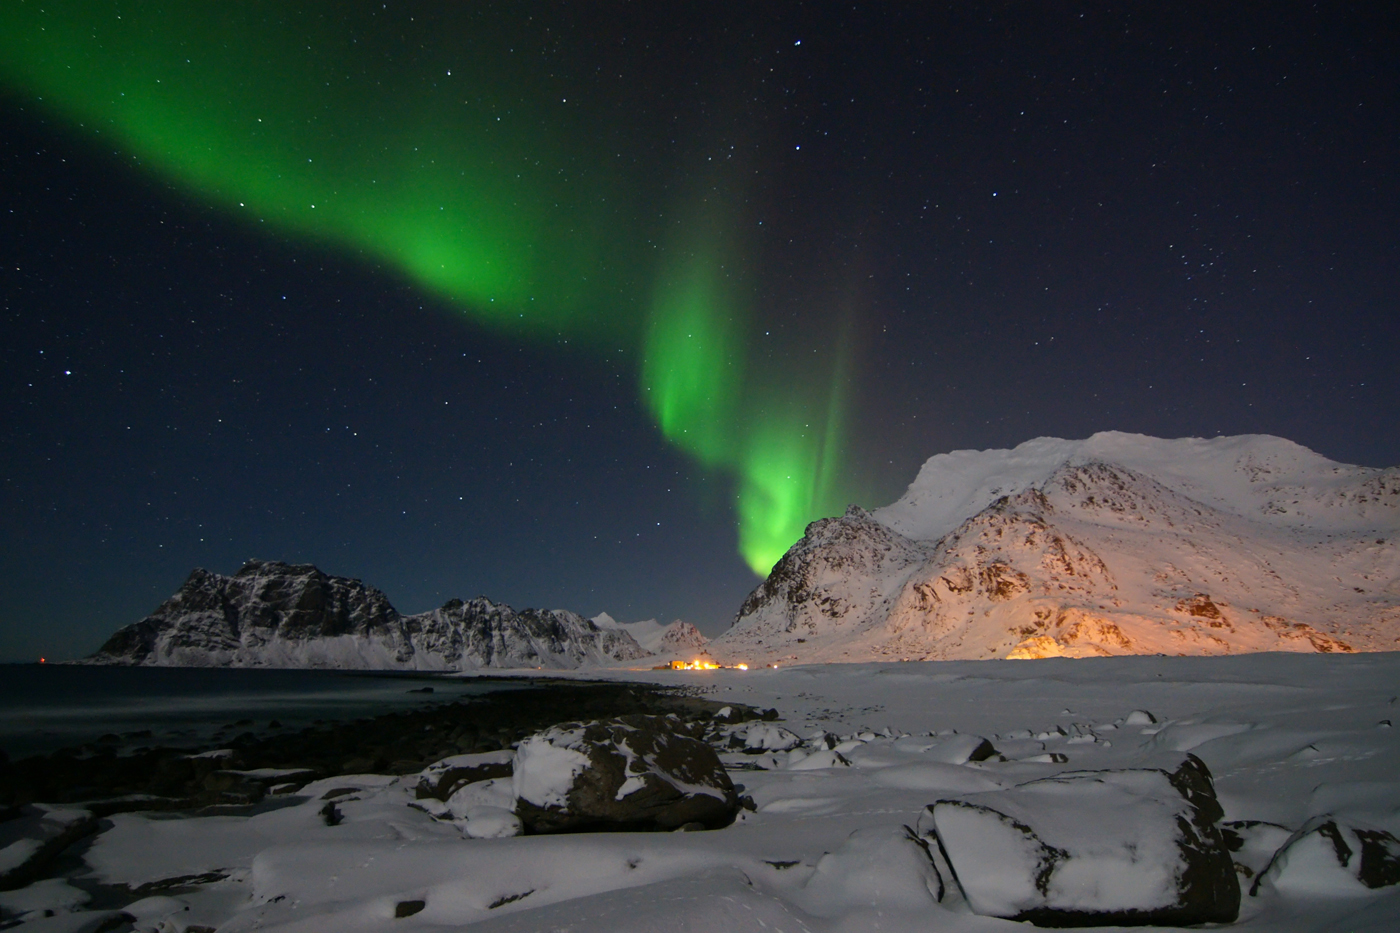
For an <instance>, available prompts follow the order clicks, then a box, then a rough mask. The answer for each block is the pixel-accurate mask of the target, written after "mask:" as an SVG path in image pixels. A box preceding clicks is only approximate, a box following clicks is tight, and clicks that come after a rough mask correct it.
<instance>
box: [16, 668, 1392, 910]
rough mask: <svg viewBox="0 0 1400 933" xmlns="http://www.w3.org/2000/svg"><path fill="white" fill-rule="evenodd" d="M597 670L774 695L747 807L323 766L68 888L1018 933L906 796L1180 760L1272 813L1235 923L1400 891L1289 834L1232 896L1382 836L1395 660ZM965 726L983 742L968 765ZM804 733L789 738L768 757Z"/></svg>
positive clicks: (44, 897) (264, 906) (163, 901)
mask: <svg viewBox="0 0 1400 933" xmlns="http://www.w3.org/2000/svg"><path fill="white" fill-rule="evenodd" d="M593 676H596V674H595V675H593ZM608 676H610V677H616V678H621V679H635V680H637V681H647V682H655V683H664V684H673V685H686V686H689V687H693V688H696V689H700V690H704V691H706V692H707V693H708V694H709V695H710V696H711V697H712V698H714V699H718V700H732V701H734V702H738V703H746V704H752V705H755V706H759V707H776V708H777V709H778V710H779V712H780V713H781V714H782V716H783V719H782V720H781V721H779V722H776V723H762V724H755V725H743V726H739V727H736V728H737V729H739V730H745V731H741V734H744V735H746V736H747V737H748V738H749V740H750V744H751V745H754V746H763V747H764V750H763V751H762V752H761V753H759V754H752V755H749V754H740V753H738V752H735V753H733V754H727V755H726V756H725V760H726V762H727V763H728V764H729V765H731V767H732V768H733V769H734V770H732V772H731V774H732V777H733V779H734V780H735V781H736V782H737V783H741V784H743V785H744V787H743V791H742V793H744V794H747V795H751V796H752V798H753V801H754V803H755V805H756V810H755V811H741V813H740V818H739V820H738V821H737V822H736V823H734V824H733V825H732V826H730V827H728V828H726V829H722V830H715V831H710V832H676V833H611V834H589V833H580V834H573V835H562V836H522V837H515V838H473V836H474V835H476V833H472V832H470V830H471V828H472V824H473V820H474V819H475V818H477V817H479V816H480V814H481V812H483V811H482V810H481V809H480V808H483V807H484V808H487V809H489V808H490V807H493V806H494V807H495V808H496V809H497V810H500V808H501V807H502V805H508V804H509V801H510V791H509V782H503V781H499V780H498V781H495V782H492V783H491V784H490V785H489V786H485V787H477V789H476V790H475V791H473V792H472V793H471V794H468V795H467V796H470V797H472V799H471V800H467V799H465V798H464V799H463V800H462V801H461V802H460V804H461V806H460V807H458V806H457V804H455V803H452V802H451V801H449V807H448V809H463V811H464V814H465V816H464V815H463V814H453V813H444V812H441V810H442V808H437V809H438V811H439V812H438V817H441V818H434V816H433V815H431V814H430V813H429V812H426V810H424V809H418V808H417V807H416V806H415V805H414V804H415V803H417V802H416V801H415V800H414V795H413V793H412V788H413V786H414V784H416V781H417V779H416V777H413V776H410V777H406V778H395V777H389V776H374V775H362V776H358V777H348V778H347V777H337V778H332V779H328V780H325V781H321V782H319V783H317V784H314V785H311V786H309V787H307V788H304V789H303V790H301V791H300V792H299V795H298V796H297V797H292V798H288V803H289V805H288V806H286V807H284V808H282V809H277V810H272V811H270V812H264V813H261V814H259V815H256V816H251V817H242V816H217V817H204V818H196V819H170V818H158V817H153V816H146V815H141V814H123V815H118V816H116V817H114V818H113V819H112V823H113V825H112V826H111V828H109V829H107V830H106V831H105V832H102V833H101V834H100V835H99V836H98V837H97V838H96V839H95V841H94V842H93V844H92V846H91V848H90V849H88V850H87V852H86V855H85V861H86V865H87V866H88V867H87V869H86V871H87V873H88V877H89V878H91V879H94V880H99V881H101V882H104V883H106V884H108V885H127V886H130V887H131V888H132V889H133V890H134V889H137V888H139V887H140V886H141V885H149V884H151V883H153V882H159V881H162V880H165V879H170V878H176V877H180V876H192V875H204V874H206V873H214V875H210V876H209V877H214V876H215V875H223V876H226V877H225V878H224V880H220V881H212V882H209V883H204V884H200V885H198V886H196V887H195V888H193V889H191V890H188V891H178V890H177V891H176V892H175V893H173V894H169V893H162V892H154V893H155V895H156V896H155V897H153V898H152V897H146V898H138V897H137V895H135V894H133V895H132V898H131V900H133V901H137V903H135V904H134V905H130V906H129V907H128V912H129V913H130V914H132V915H133V916H136V917H138V920H139V923H138V928H139V927H140V925H141V924H144V925H145V926H146V927H147V928H156V927H157V924H158V923H165V924H166V926H164V927H161V929H173V930H182V929H185V928H187V927H189V926H192V925H194V926H199V925H202V926H207V927H216V928H217V929H219V930H220V931H230V933H231V931H244V930H254V929H259V930H288V931H291V930H305V931H354V930H369V929H375V930H379V929H393V930H402V931H437V930H443V929H446V928H457V927H460V926H462V925H471V927H472V928H473V929H479V930H482V931H483V933H485V931H506V930H514V931H546V930H559V931H564V930H568V931H573V933H590V931H600V933H601V931H608V933H613V931H632V930H635V931H666V930H676V931H680V930H688V931H716V933H719V931H725V933H728V931H748V930H752V931H778V930H781V931H788V933H796V931H803V930H810V931H857V930H860V931H864V930H920V931H924V930H949V931H983V930H996V929H1007V930H1012V929H1026V928H1027V927H1025V926H1023V925H1018V926H1011V925H1010V922H1009V921H1004V920H998V919H992V918H988V917H983V916H977V915H975V914H973V913H971V912H970V909H969V906H968V904H967V902H966V901H965V900H964V898H963V897H962V895H961V893H960V891H959V889H958V885H956V884H954V883H953V881H952V879H951V878H950V877H949V876H948V873H947V872H946V871H944V872H943V874H942V877H941V887H942V888H943V890H944V896H943V898H942V900H941V901H940V900H938V898H937V891H938V889H939V887H940V883H939V880H940V879H939V877H938V876H937V875H936V874H935V872H934V871H933V869H932V868H931V865H935V864H936V862H931V861H930V856H929V855H928V854H926V853H925V851H924V850H923V849H922V848H921V847H920V846H919V845H917V844H916V843H915V842H914V841H913V840H912V839H911V838H910V837H909V834H908V833H907V832H906V830H905V828H904V827H906V826H909V827H914V828H916V829H917V828H920V827H921V826H926V825H927V824H928V817H927V814H926V808H927V807H928V805H930V804H933V803H934V802H935V801H937V800H939V799H941V798H946V797H952V796H959V795H966V794H972V793H978V792H986V791H997V792H999V793H1000V795H1001V796H1002V797H1006V796H1007V792H1008V791H1011V789H1012V788H1015V787H1017V786H1018V785H1022V784H1025V783H1027V782H1030V781H1034V780H1037V779H1041V778H1045V777H1047V776H1050V775H1053V774H1056V773H1061V772H1065V771H1074V770H1083V769H1103V768H1132V767H1135V766H1144V765H1147V764H1150V763H1152V762H1155V761H1160V760H1161V759H1162V756H1163V755H1166V754H1176V755H1179V754H1180V753H1181V752H1185V751H1190V752H1192V753H1193V754H1195V755H1197V756H1199V757H1200V759H1201V760H1202V761H1204V762H1205V764H1206V765H1207V766H1208V767H1209V769H1210V771H1211V772H1212V774H1213V775H1214V781H1215V790H1216V793H1217V794H1218V797H1219V800H1220V803H1221V805H1222V806H1223V809H1224V817H1223V819H1224V821H1241V820H1258V821H1267V823H1269V824H1276V825H1274V826H1263V825H1258V826H1255V827H1253V828H1252V829H1251V830H1250V831H1249V832H1248V833H1246V836H1247V838H1246V845H1245V846H1244V848H1243V849H1241V850H1240V851H1239V852H1237V853H1235V856H1234V857H1235V860H1236V861H1238V862H1240V863H1241V864H1243V865H1245V866H1246V867H1248V868H1249V870H1250V872H1251V873H1252V875H1251V876H1249V877H1245V876H1243V875H1242V876H1241V882H1242V885H1241V886H1242V888H1243V889H1244V892H1245V894H1244V896H1243V900H1242V906H1241V911H1240V918H1239V920H1238V921H1237V922H1236V923H1235V924H1232V927H1238V928H1240V929H1247V930H1258V931H1286V933H1292V931H1312V930H1316V931H1323V930H1349V931H1366V930H1373V931H1382V930H1385V931H1390V930H1395V929H1400V887H1397V886H1389V887H1381V888H1378V889H1374V890H1372V889H1368V888H1365V887H1363V886H1362V885H1360V884H1358V883H1356V882H1355V880H1354V879H1352V878H1351V876H1349V875H1346V874H1345V872H1340V871H1336V870H1331V869H1330V868H1329V867H1328V866H1327V865H1324V864H1323V862H1325V861H1326V860H1325V859H1322V860H1321V861H1318V862H1317V864H1316V865H1313V863H1312V862H1309V861H1308V860H1307V859H1306V858H1304V857H1303V855H1306V854H1307V853H1306V852H1302V850H1301V849H1300V850H1299V851H1300V853H1302V854H1300V855H1299V857H1298V858H1297V859H1295V861H1294V863H1293V864H1292V868H1291V869H1290V870H1291V872H1292V875H1290V876H1288V877H1286V878H1285V877H1284V875H1279V876H1278V877H1277V878H1275V879H1273V880H1270V879H1266V881H1265V882H1264V883H1263V884H1261V885H1260V888H1259V892H1258V894H1257V895H1256V896H1251V895H1250V894H1249V893H1248V892H1249V889H1250V887H1251V886H1252V884H1253V881H1254V878H1256V877H1257V876H1258V873H1259V872H1260V871H1261V870H1262V869H1263V868H1264V866H1265V864H1267V862H1268V859H1269V857H1270V856H1271V855H1272V852H1273V850H1274V849H1275V848H1277V846H1278V845H1279V844H1281V842H1282V841H1283V840H1285V839H1286V838H1287V837H1288V835H1289V833H1290V832H1291V831H1292V830H1296V829H1298V828H1299V827H1301V826H1302V825H1303V824H1304V823H1305V822H1307V821H1308V820H1309V819H1310V818H1312V817H1317V816H1321V815H1324V814H1331V815H1333V816H1335V817H1336V819H1337V821H1338V822H1339V823H1342V824H1345V825H1349V826H1367V827H1372V828H1374V829H1378V830H1388V831H1389V832H1391V833H1394V834H1400V743H1398V742H1397V739H1396V730H1395V729H1393V728H1391V724H1392V723H1393V721H1394V720H1395V719H1396V717H1397V715H1400V700H1397V695H1400V654H1398V653H1374V654H1357V655H1316V654H1308V655H1300V654H1257V655H1246V656H1231V657H1215V658H1201V657H1195V658H1168V657H1154V656H1148V657H1120V658H1095V659H1082V660H1072V659H1047V660H1037V661H951V662H930V663H891V664H858V665H824V666H807V667H793V668H783V669H777V670H753V671H747V672H741V671H735V670H720V671H709V672H665V671H663V672H657V671H635V672H626V671H614V672H610V673H609V675H608ZM1149 714H1150V715H1149ZM566 717H567V711H564V712H562V713H561V718H566ZM1153 720H1156V721H1155V722H1154V721H1153ZM748 729H752V730H754V731H753V732H752V733H751V734H750V733H748V732H747V731H746V730H748ZM953 730H956V731H955V732H954V731H953ZM789 733H791V734H789ZM819 733H828V734H831V735H833V736H834V744H835V748H834V749H833V748H829V747H828V746H829V745H831V744H833V742H828V741H826V740H825V739H822V740H817V741H813V740H812V739H813V737H814V736H816V735H817V734H819ZM976 737H980V738H985V739H987V740H989V741H990V743H991V744H992V745H993V746H995V748H996V750H997V751H998V752H999V753H1000V756H993V757H992V758H990V759H988V760H984V761H980V762H978V761H969V760H968V757H969V755H970V754H971V753H973V751H974V749H975V748H976V746H977V745H978V742H977V741H976ZM799 739H800V740H805V741H804V744H803V745H801V746H799V747H797V748H795V749H790V748H787V747H786V746H790V745H793V744H794V743H795V742H796V741H797V740H799ZM1002 756H1004V758H1005V759H1006V760H1000V758H1001V757H1002ZM1057 759H1058V760H1057ZM843 761H844V762H849V764H845V763H843ZM758 766H762V768H763V769H762V770H759V769H756V768H757V767H758ZM1042 786H1043V785H1042ZM1011 793H1012V794H1014V793H1016V792H1014V791H1012V792H1011ZM1022 796H1023V797H1024V798H1025V799H1033V798H1034V795H1030V796H1026V795H1025V794H1024V793H1023V794H1022ZM328 798H329V799H328ZM477 798H480V799H477ZM488 798H489V799H488ZM454 800H455V797H454ZM328 803H334V804H335V808H336V811H337V812H338V813H339V815H340V817H341V819H340V821H339V822H338V823H337V824H336V825H328V821H327V819H325V817H324V816H323V811H324V810H325V809H326V807H327V804H328ZM473 808H478V809H476V810H473ZM468 810H472V811H473V813H475V815H476V816H473V815H472V814H467V813H466V811H468ZM1033 815H1034V814H1033ZM1046 815H1047V818H1050V817H1053V816H1055V814H1053V813H1049V812H1047V814H1046ZM454 816H456V817H458V818H455V819H454V818H453V817H454ZM1060 816H1063V814H1060ZM921 818H922V821H921ZM507 822H508V821H507ZM1061 822H1063V819H1062V820H1061ZM1119 822H1122V821H1121V819H1120V821H1119ZM1085 823H1086V826H1087V828H1081V832H1080V835H1081V836H1085V834H1086V833H1087V836H1085V838H1088V839H1089V840H1090V842H1092V839H1093V835H1094V830H1093V825H1092V816H1091V817H1090V818H1088V819H1087V820H1086V821H1085ZM482 825H483V824H480V823H478V824H477V826H476V828H477V830H478V831H479V830H481V828H482ZM487 828H490V827H487ZM488 835H489V834H488ZM935 853H936V850H935ZM1324 855H1325V853H1324ZM1310 866H1311V867H1310ZM1120 867H1121V866H1120ZM1141 867H1142V866H1139V868H1141ZM1147 867H1148V868H1150V867H1151V866H1147ZM945 868H946V865H945ZM1300 879H1301V880H1300ZM1283 881H1288V883H1287V884H1285V883H1283ZM1276 882H1277V883H1276ZM108 890H110V889H108ZM152 890H153V889H149V888H148V889H146V892H152ZM994 893H995V892H994ZM83 899H84V896H83V894H82V892H81V891H79V890H77V888H75V887H74V886H73V885H70V884H64V883H61V882H56V881H46V882H42V883H41V884H40V885H36V886H33V887H32V888H29V889H23V890H21V891H13V892H6V893H4V894H3V895H0V906H5V907H6V908H7V909H9V910H16V909H26V910H30V911H42V909H43V908H44V907H45V906H47V907H48V908H49V909H52V910H55V911H58V912H59V915H58V916H55V917H53V918H51V919H48V920H36V921H34V923H33V924H32V925H31V924H25V925H24V927H21V929H24V928H28V929H30V930H32V931H34V933H40V931H42V930H45V929H76V928H77V927H76V926H73V925H72V924H75V923H77V922H78V921H80V920H82V919H83V915H65V914H63V913H62V912H63V911H68V910H72V909H75V908H77V907H78V906H79V905H80V904H81V902H82V901H83ZM29 916H30V917H37V916H39V913H38V912H34V913H30V914H29ZM59 922H62V923H67V924H70V926H57V925H54V924H57V923H59Z"/></svg>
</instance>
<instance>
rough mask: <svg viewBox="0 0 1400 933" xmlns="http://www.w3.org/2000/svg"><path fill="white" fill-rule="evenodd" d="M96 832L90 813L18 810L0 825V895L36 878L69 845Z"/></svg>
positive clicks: (42, 807)
mask: <svg viewBox="0 0 1400 933" xmlns="http://www.w3.org/2000/svg"><path fill="white" fill-rule="evenodd" d="M96 831H97V820H96V818H95V817H94V816H93V815H92V813H91V811H88V810H80V809H76V808H71V807H54V806H46V805H44V804H36V805H31V806H23V807H15V808H13V809H11V810H10V811H8V812H6V813H5V814H4V818H3V820H2V821H0V891H12V890H14V889H15V888H22V887H24V886H25V885H27V884H29V883H30V882H31V881H34V880H35V879H37V878H41V877H43V871H44V869H45V868H46V867H47V866H48V864H49V863H50V862H52V861H53V860H54V859H55V858H57V857H58V854H59V853H60V852H62V851H63V850H64V849H66V848H67V847H68V846H69V845H70V844H72V843H73V842H76V841H77V840H78V839H81V838H82V837H84V836H87V835H91V834H92V833H94V832H96Z"/></svg>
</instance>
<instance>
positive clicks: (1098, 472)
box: [712, 433, 1400, 661]
mask: <svg viewBox="0 0 1400 933" xmlns="http://www.w3.org/2000/svg"><path fill="white" fill-rule="evenodd" d="M1397 535H1400V469H1394V468H1392V469H1388V470H1376V469H1369V468H1365V467H1355V466H1347V465H1344V464H1339V463H1333V462H1331V461H1329V460H1327V459H1325V458H1323V457H1320V456H1318V455H1317V454H1315V453H1313V452H1311V451H1309V450H1307V449H1306V448H1303V447H1300V446H1298V445H1297V444H1294V443H1292V442H1290V441H1286V440H1283V439H1281V438H1276V437H1268V436H1263V435H1250V436H1244V437H1224V438H1215V439H1212V440H1201V439H1196V438H1186V439H1180V440H1160V439H1157V438H1150V437H1143V436H1141V435H1130V434H1119V433H1103V434H1096V435H1094V436H1093V437H1091V438H1089V439H1088V440H1085V441H1065V440H1060V439H1057V438H1039V439H1036V440H1033V441H1029V442H1027V443H1025V444H1022V445H1021V446H1019V447H1017V448H1015V449H1014V450H987V451H956V452H954V453H951V454H940V455H938V456H936V457H933V458H931V459H930V460H929V461H928V462H927V463H926V464H925V465H924V467H923V469H922V470H920V472H919V476H918V478H917V479H916V480H915V481H914V483H913V484H912V485H911V486H910V487H909V490H908V492H906V493H905V495H904V496H903V497H902V498H900V499H899V501H897V502H895V503H893V504H892V505H889V506H887V507H885V508H883V509H878V510H876V511H875V512H874V513H873V514H870V513H866V512H864V511H862V510H860V509H857V508H852V509H851V510H849V511H848V512H847V514H846V515H844V516H842V517H840V518H834V519H825V520H823V521H819V522H815V523H813V524H812V525H811V526H809V528H808V530H807V534H806V536H805V537H804V538H803V540H802V541H800V542H798V544H796V545H794V547H793V548H792V549H791V550H790V551H789V552H788V554H787V555H785V556H784V558H783V559H782V560H781V561H780V562H779V563H778V565H777V566H775V567H774V569H773V572H772V573H771V574H770V575H769V578H768V579H767V580H765V581H764V583H763V584H762V585H760V586H759V588H758V589H756V590H755V591H754V593H753V594H752V595H751V596H750V597H749V598H748V600H747V601H746V602H745V603H744V605H743V607H742V608H741V609H740V612H739V614H738V617H737V618H736V620H735V623H734V625H733V627H732V628H730V629H729V631H727V632H725V633H724V634H723V635H722V636H720V638H719V639H717V640H716V641H715V642H714V645H713V647H712V651H713V653H715V654H716V656H718V657H722V658H727V659H730V660H748V661H776V660H789V661H792V660H800V661H858V660H871V659H879V658H901V659H906V658H913V659H934V658H987V657H1046V656H1060V655H1068V656H1076V657H1083V656H1089V655H1110V654H1157V653H1162V654H1231V653H1237V652H1244V651H1322V652H1328V651H1341V652H1346V651H1351V650H1393V649H1394V648H1395V647H1397V645H1400V640H1397V637H1398V636H1400V546H1397V544H1396V537H1397Z"/></svg>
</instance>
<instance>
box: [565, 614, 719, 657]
mask: <svg viewBox="0 0 1400 933" xmlns="http://www.w3.org/2000/svg"><path fill="white" fill-rule="evenodd" d="M589 621H591V622H592V623H593V624H594V625H596V626H598V628H600V629H603V630H604V631H619V632H626V633H627V634H629V635H631V636H632V638H633V639H634V640H636V642H637V644H639V645H641V646H642V647H643V648H645V649H646V650H647V651H649V652H651V653H652V654H654V655H659V656H665V657H681V656H685V657H690V656H692V655H695V654H699V653H702V652H704V651H705V648H706V647H707V646H708V645H709V643H710V640H709V639H708V638H706V637H705V636H704V635H702V634H701V633H700V630H699V629H698V628H696V627H695V626H693V625H691V624H690V623H689V622H682V621H681V620H680V619H677V620H676V621H674V622H672V623H671V624H670V625H662V624H661V623H660V622H658V621H656V620H655V619H645V620H643V621H641V622H619V621H617V620H616V619H614V618H613V617H612V616H610V615H608V614H607V613H606V612H604V613H602V614H601V615H597V616H594V617H593V618H592V619H591V620H589Z"/></svg>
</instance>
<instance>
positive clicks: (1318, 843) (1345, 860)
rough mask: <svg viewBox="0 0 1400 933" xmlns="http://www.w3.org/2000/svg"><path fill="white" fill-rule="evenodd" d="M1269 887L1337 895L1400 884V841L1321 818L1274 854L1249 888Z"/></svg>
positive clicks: (1254, 891)
mask: <svg viewBox="0 0 1400 933" xmlns="http://www.w3.org/2000/svg"><path fill="white" fill-rule="evenodd" d="M1266 884H1267V885H1269V886H1271V887H1273V888H1276V889H1277V890H1279V891H1283V892H1285V893H1289V894H1301V895H1312V896H1336V895H1348V894H1361V893H1365V892H1366V891H1367V890H1374V889H1376V888H1384V887H1390V886H1392V885H1396V884H1400V839H1396V838H1395V836H1393V835H1392V834H1391V833H1389V832H1387V831H1385V830H1383V829H1377V828H1374V827H1364V826H1357V825H1352V824H1350V823H1345V822H1340V821H1338V820H1337V819H1336V818H1335V817H1333V816H1330V815H1328V816H1318V817H1314V818H1313V819H1311V820H1309V821H1308V822H1307V823H1305V824H1303V826H1302V828H1300V829H1299V830H1298V831H1297V832H1296V833H1294V834H1293V835H1292V836H1291V837H1289V839H1288V841H1287V842H1285V843H1284V844H1283V846H1282V847H1281V848H1280V849H1279V850H1278V852H1276V853H1275V854H1274V857H1273V859H1272V860H1271V861H1270V862H1269V866H1268V867H1267V868H1266V869H1264V871H1263V872H1262V873H1260V875H1259V877H1258V878H1256V879H1255V881H1254V884H1253V886H1252V887H1251V888H1250V890H1249V893H1250V894H1251V895H1258V893H1259V889H1260V887H1262V886H1263V885H1266Z"/></svg>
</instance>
